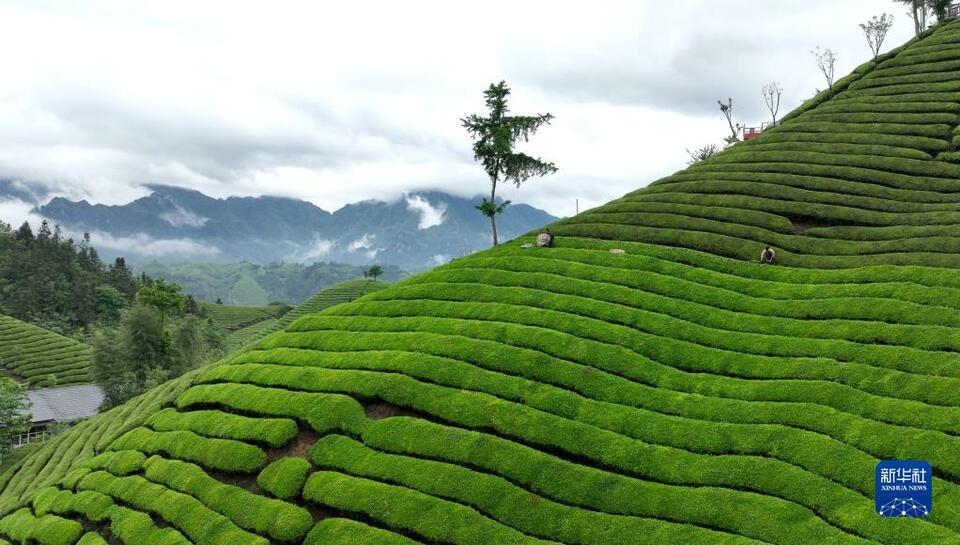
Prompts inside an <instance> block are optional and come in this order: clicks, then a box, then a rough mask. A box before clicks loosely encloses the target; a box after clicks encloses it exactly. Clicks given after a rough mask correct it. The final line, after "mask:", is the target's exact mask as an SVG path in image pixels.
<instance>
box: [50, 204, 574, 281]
mask: <svg viewBox="0 0 960 545" xmlns="http://www.w3.org/2000/svg"><path fill="white" fill-rule="evenodd" d="M150 190H151V194H150V195H148V196H146V197H142V198H139V199H136V200H134V201H132V202H130V203H127V204H123V205H103V204H91V203H89V202H87V201H85V200H81V201H72V200H69V199H66V198H63V197H55V198H53V199H51V200H50V201H49V202H47V203H46V204H43V205H39V206H37V207H36V209H35V213H37V214H39V215H41V216H43V217H44V218H48V219H49V220H50V221H52V222H54V223H57V224H59V225H61V226H62V227H63V228H64V229H65V230H66V231H67V232H68V233H82V232H90V233H91V236H92V239H93V243H94V245H95V246H96V247H97V248H98V249H99V250H100V252H101V253H102V254H104V256H105V257H108V258H109V257H112V256H113V255H123V256H125V257H127V259H128V260H129V261H130V262H132V263H134V264H137V263H146V262H149V261H159V262H166V263H172V262H237V261H250V262H252V263H259V264H266V263H271V262H278V261H287V262H291V261H292V262H303V263H312V262H317V261H332V262H342V263H348V264H353V265H367V264H372V263H387V264H392V265H397V266H399V267H402V268H405V269H408V270H417V269H422V268H426V267H430V266H433V265H437V264H439V263H443V262H445V261H448V260H450V259H451V258H453V257H457V256H459V255H465V254H468V253H471V252H474V251H477V250H481V249H484V248H487V247H489V246H490V225H489V222H488V221H487V220H486V218H484V217H483V216H482V215H481V214H480V213H479V212H477V210H476V209H474V205H475V204H476V202H478V201H479V197H477V198H462V197H457V196H453V195H450V194H447V193H442V192H436V191H425V192H414V193H406V194H404V195H403V196H402V197H401V198H399V199H396V200H394V201H392V202H386V201H380V200H365V201H361V202H357V203H352V204H348V205H346V206H344V207H343V208H340V209H339V210H337V211H335V212H332V213H331V212H328V211H326V210H323V209H321V208H319V207H317V206H315V205H313V204H311V203H309V202H306V201H302V200H297V199H291V198H284V197H270V196H261V197H229V198H225V199H218V198H213V197H210V196H207V195H204V194H203V193H201V192H199V191H194V190H190V189H183V188H178V187H170V186H162V185H156V186H150ZM554 220H556V218H555V217H554V216H552V215H550V214H549V213H547V212H545V211H543V210H540V209H537V208H534V207H532V206H529V205H525V204H514V205H511V206H509V207H508V208H507V210H506V212H505V213H504V214H503V215H502V216H501V217H500V218H498V228H499V230H500V233H501V238H502V239H503V240H507V239H509V238H513V237H516V236H518V235H520V234H522V233H525V232H527V231H530V230H531V229H535V228H537V227H539V226H542V225H546V224H548V223H550V222H552V221H554Z"/></svg>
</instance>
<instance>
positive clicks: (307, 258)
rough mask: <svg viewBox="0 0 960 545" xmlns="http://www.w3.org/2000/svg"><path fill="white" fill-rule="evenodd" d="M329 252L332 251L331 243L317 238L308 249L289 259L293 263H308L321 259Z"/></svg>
mask: <svg viewBox="0 0 960 545" xmlns="http://www.w3.org/2000/svg"><path fill="white" fill-rule="evenodd" d="M331 250H333V242H332V241H330V240H326V239H320V238H318V239H317V240H315V241H314V242H313V244H311V245H310V246H309V247H307V248H306V249H304V250H301V251H298V252H296V253H295V254H294V255H292V256H291V258H292V259H293V261H297V262H301V263H310V262H312V261H318V260H320V259H322V258H323V257H324V256H325V255H327V254H329V253H330V251H331Z"/></svg>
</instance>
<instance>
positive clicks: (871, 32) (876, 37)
mask: <svg viewBox="0 0 960 545" xmlns="http://www.w3.org/2000/svg"><path fill="white" fill-rule="evenodd" d="M892 26H893V15H887V14H886V13H884V14H882V15H879V16H878V15H874V16H873V19H870V20H869V21H867V22H866V23H861V24H860V29H861V30H863V35H864V36H866V37H867V45H869V46H870V51H871V52H872V53H873V58H874V59H876V58H877V57H879V56H880V48H881V47H883V40H884V39H885V38H886V37H887V32H889V31H890V27H892Z"/></svg>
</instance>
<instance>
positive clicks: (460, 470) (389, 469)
mask: <svg viewBox="0 0 960 545" xmlns="http://www.w3.org/2000/svg"><path fill="white" fill-rule="evenodd" d="M513 446H515V445H513ZM311 458H312V459H313V461H314V463H316V464H317V465H319V466H320V467H324V468H329V469H334V470H337V471H340V472H342V473H346V474H349V475H354V476H360V477H364V478H367V479H372V480H377V481H384V482H390V483H396V484H400V485H403V486H406V487H408V488H411V489H413V490H417V491H420V492H424V493H426V494H430V495H432V496H435V497H440V498H445V499H450V500H453V501H456V502H457V503H462V504H465V505H469V506H471V507H473V508H475V509H477V510H478V511H479V512H480V513H482V514H484V515H486V516H488V517H490V518H493V519H494V520H496V521H498V522H501V523H503V524H506V525H508V526H510V527H512V528H516V529H518V530H520V531H522V532H524V533H526V534H529V535H533V536H536V537H540V538H543V539H550V540H554V541H558V542H561V543H570V542H574V541H577V542H579V541H581V540H582V542H583V543H587V544H597V545H602V544H614V543H624V544H625V543H634V542H635V541H634V540H635V539H636V536H638V535H649V534H651V533H653V534H656V533H662V534H663V539H664V540H665V541H667V542H676V541H685V540H688V539H692V540H699V541H702V542H705V543H709V542H712V541H714V540H716V539H721V538H723V537H726V538H729V537H732V536H733V535H742V536H744V537H750V538H753V539H758V540H761V541H763V542H767V543H796V544H807V543H814V542H837V543H843V542H851V543H852V542H855V541H859V538H856V537H854V536H849V535H846V534H844V533H843V532H842V531H840V530H838V529H836V528H833V527H831V526H830V525H828V524H826V523H824V522H823V521H822V520H819V519H818V518H817V517H816V516H815V515H814V514H813V513H811V512H810V511H808V510H806V509H803V508H801V507H799V506H797V505H795V504H791V503H789V502H779V503H777V504H773V505H771V502H768V501H765V500H766V498H763V497H762V496H746V497H744V495H742V494H738V493H736V492H732V491H728V490H720V489H712V490H709V491H706V492H705V493H703V494H700V493H696V492H695V493H686V492H687V491H684V490H682V489H681V488H677V487H669V486H663V485H659V486H658V485H655V484H654V485H652V486H651V488H653V490H647V494H649V495H647V497H657V498H658V501H657V502H656V505H648V506H646V507H639V508H638V509H637V512H636V513H633V514H632V515H631V516H625V515H623V514H618V515H609V514H606V513H603V512H597V511H593V510H585V509H580V508H578V507H573V506H569V505H564V504H561V503H557V502H554V501H551V500H549V499H546V498H544V497H542V496H539V495H537V494H534V493H531V492H529V491H527V490H526V489H524V488H521V487H519V486H517V485H514V484H513V483H511V482H510V481H508V480H506V479H503V478H502V477H498V476H493V475H488V474H485V473H480V472H476V471H472V470H470V469H467V468H464V467H460V466H458V465H454V464H449V463H440V462H435V461H428V460H418V459H415V458H409V457H406V456H397V455H394V454H384V453H380V452H378V451H375V450H373V449H370V448H369V447H366V446H364V445H363V444H361V443H359V442H357V441H355V440H353V439H350V438H347V437H343V436H336V435H330V436H326V437H323V438H321V439H320V441H318V442H317V444H316V445H315V446H314V448H313V450H312V451H311ZM537 469H540V468H536V469H533V471H536V470H537ZM654 490H655V494H656V495H654V494H651V492H654ZM698 492H699V491H698ZM638 499H639V498H638ZM640 503H644V502H643V501H642V500H641V502H640ZM667 506H669V507H667ZM730 510H738V511H745V512H749V513H751V514H752V517H751V519H750V520H744V519H740V520H739V522H738V517H736V516H732V515H733V513H732V512H731V511H730ZM667 520H668V521H671V522H678V523H681V524H684V525H689V526H681V525H680V524H671V523H669V522H664V521H667ZM697 521H704V522H706V523H707V524H706V525H707V526H708V527H710V528H713V529H715V530H716V529H719V530H720V531H721V532H722V533H727V534H728V535H727V536H722V534H721V535H717V534H716V533H714V531H711V530H707V529H705V528H702V527H701V528H695V527H696V526H700V524H697ZM787 521H789V524H790V526H791V528H793V529H794V530H793V531H792V532H791V535H790V537H789V538H788V539H784V536H783V531H782V528H783V526H784V524H787V523H788V522H787ZM691 526H693V527H694V528H691ZM677 534H685V535H684V537H681V536H678V535H677Z"/></svg>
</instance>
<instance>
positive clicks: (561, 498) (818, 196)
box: [0, 22, 960, 545]
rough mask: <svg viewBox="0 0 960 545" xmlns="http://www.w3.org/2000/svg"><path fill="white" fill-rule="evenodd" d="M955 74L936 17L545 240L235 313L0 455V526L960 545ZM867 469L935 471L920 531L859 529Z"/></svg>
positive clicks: (908, 523)
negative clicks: (191, 356) (772, 261)
mask: <svg viewBox="0 0 960 545" xmlns="http://www.w3.org/2000/svg"><path fill="white" fill-rule="evenodd" d="M911 57H913V59H912V60H911ZM958 61H960V22H946V23H943V24H940V25H938V26H937V27H936V28H934V29H932V30H930V31H928V32H926V33H925V34H923V36H922V37H920V38H919V39H917V40H916V41H914V42H913V43H912V44H910V45H909V46H908V47H907V48H901V49H899V50H897V51H894V52H892V53H891V54H888V55H881V56H880V57H879V58H878V59H877V61H876V62H870V63H867V64H865V65H863V66H861V67H860V68H858V69H857V70H856V71H855V72H854V73H853V74H851V75H850V76H848V77H847V78H844V80H842V81H841V82H837V83H836V85H835V90H834V93H833V94H829V96H827V95H822V96H820V97H817V98H816V99H814V100H813V101H810V102H808V103H807V104H806V105H804V106H803V107H802V108H801V109H800V110H797V111H796V112H795V113H794V114H793V115H792V116H791V117H790V119H788V120H787V121H785V122H784V123H783V125H782V126H780V127H778V128H775V129H772V130H769V131H767V132H765V133H764V134H763V135H761V136H760V137H758V138H756V139H754V140H751V141H749V142H744V143H740V144H737V145H735V146H732V147H731V148H730V149H727V150H725V151H723V152H721V153H719V154H717V155H716V156H715V157H711V158H709V159H707V160H705V161H703V162H701V163H699V164H698V165H697V166H696V167H694V168H689V169H686V170H684V171H682V172H679V173H676V174H674V175H671V176H669V177H667V178H665V179H663V180H660V181H659V182H657V183H655V184H653V185H651V186H650V187H647V188H644V189H642V190H638V191H636V192H633V193H631V194H629V195H626V196H625V197H623V198H620V199H617V200H616V201H613V202H611V203H608V204H607V205H604V206H601V207H598V208H595V209H592V210H589V211H587V212H584V213H582V214H579V215H578V216H577V217H575V218H570V219H567V220H563V221H560V222H558V223H557V224H555V225H552V226H551V231H552V232H554V233H556V235H557V238H556V244H555V245H554V247H551V248H536V247H527V248H524V247H523V246H522V244H523V243H524V242H530V241H532V238H533V236H534V234H533V233H530V234H527V235H525V236H524V237H522V238H521V240H518V241H516V242H514V243H511V244H509V245H502V246H499V247H497V248H494V249H492V250H489V251H485V252H483V253H479V254H476V255H472V256H467V257H464V258H461V259H457V260H454V261H453V262H451V263H449V264H447V265H445V266H443V267H438V268H436V269H434V270H432V271H430V272H429V273H426V274H423V275H419V276H416V277H413V278H410V279H407V280H405V281H403V282H401V283H398V284H396V285H393V286H391V287H390V288H388V289H384V290H382V291H377V292H376V293H367V292H368V291H371V290H368V289H367V288H373V287H378V286H380V283H371V282H370V281H368V280H357V281H354V282H353V283H351V285H350V286H349V289H348V287H347V286H338V287H337V289H333V288H331V290H327V291H325V292H322V293H320V294H317V296H316V297H315V298H314V299H312V300H311V301H310V302H309V303H308V304H304V305H302V306H301V307H298V308H297V309H295V310H293V311H291V312H289V313H287V314H283V315H282V316H281V315H280V312H282V311H277V312H271V311H270V310H267V309H265V308H263V309H260V310H257V311H256V312H257V318H256V320H257V321H258V322H259V323H263V324H266V325H263V326H262V328H258V329H256V330H252V331H248V332H247V333H248V334H249V336H247V337H245V338H246V339H247V340H251V339H257V338H259V340H258V342H256V343H255V344H248V345H247V346H246V349H245V350H243V351H241V352H239V353H237V354H234V355H232V356H231V357H229V358H228V359H227V360H225V361H223V362H221V363H220V364H219V365H214V366H210V367H205V368H203V369H202V370H199V371H198V372H196V373H194V374H192V375H188V376H187V377H182V378H181V379H177V381H175V382H174V383H171V384H162V385H160V386H158V387H157V389H156V390H154V391H151V392H148V393H146V394H145V395H144V396H142V397H140V398H136V399H134V400H132V401H131V402H130V403H129V404H125V405H123V406H121V407H118V408H117V409H115V410H112V411H109V412H107V413H106V414H104V415H101V416H99V417H97V418H94V419H91V420H89V421H87V422H83V423H80V424H78V425H77V426H76V427H74V428H73V429H71V430H69V431H66V432H64V433H63V434H61V435H58V436H57V437H54V438H53V439H51V440H50V441H49V443H47V444H44V445H42V446H40V447H39V448H35V449H34V450H32V451H31V452H30V453H29V454H28V455H26V456H24V457H22V458H20V459H18V460H15V461H11V462H10V463H9V465H8V466H6V468H5V469H4V470H3V471H2V472H0V513H3V515H4V516H7V515H9V516H15V517H17V519H16V520H17V522H18V523H20V524H21V525H23V526H25V528H26V529H25V530H23V532H25V533H29V534H30V535H33V534H34V533H35V532H37V531H39V528H41V526H45V525H43V524H41V523H40V520H41V519H42V518H43V517H49V516H54V517H62V520H66V519H73V520H76V521H82V522H83V523H84V524H87V525H88V526H87V528H88V529H90V528H92V529H96V530H97V531H100V532H102V533H103V535H102V536H101V537H107V536H111V537H112V538H113V539H122V540H126V541H127V542H129V543H154V542H158V543H163V539H170V540H171V542H174V540H175V539H179V540H180V541H179V542H182V541H183V540H184V539H187V538H189V539H190V540H192V541H195V542H197V543H201V544H204V545H205V544H208V543H209V544H218V545H219V544H221V543H222V544H224V545H234V543H240V544H242V543H257V544H260V543H263V544H265V543H266V542H267V541H271V542H298V541H300V540H303V541H304V542H306V543H310V544H319V543H327V542H343V543H361V544H363V543H371V544H394V543H396V544H406V545H409V544H410V543H414V542H417V541H420V542H424V543H466V544H469V543H477V544H480V543H483V544H486V543H527V542H550V543H571V544H572V543H582V544H594V543H596V544H600V543H603V544H608V543H635V542H637V541H638V540H640V541H643V542H647V541H649V542H651V543H653V542H655V543H718V542H721V543H758V542H762V543H773V544H777V545H806V544H807V543H862V542H871V543H884V544H890V545H907V544H913V543H937V544H940V543H945V544H946V543H960V484H958V482H960V312H958V310H960V276H958V275H957V274H956V268H957V267H960V242H958V236H960V186H958V184H957V180H958V179H960V166H958V165H956V164H952V163H951V161H952V160H953V159H955V158H954V157H953V154H955V148H956V144H957V142H956V140H957V133H958V129H957V126H958V119H957V117H956V116H957V114H958V112H960V106H958V104H960V92H958V91H957V90H956V89H960V87H958V85H960V78H958V77H955V74H956V73H957V72H958V71H957V70H956V67H957V66H958V65H957V62H958ZM854 82H857V83H854ZM0 231H2V230H0ZM6 233H7V235H6V236H7V237H8V238H9V237H10V236H12V234H11V233H12V232H11V231H10V230H7V231H6ZM767 244H771V245H775V246H776V248H777V254H778V258H779V259H778V265H777V266H769V265H761V264H759V263H756V262H751V261H755V260H756V259H757V256H758V254H759V250H760V248H762V247H764V246H765V245H767ZM234 281H236V279H234ZM361 295H362V296H363V297H360V296H361ZM341 303H344V304H341ZM218 307H225V306H224V305H219V306H217V307H215V306H211V310H210V311H209V312H210V313H211V317H214V316H213V315H214V314H216V313H217V312H221V311H222V312H224V313H228V312H235V311H236V309H229V308H224V309H221V308H218ZM277 316H280V317H279V318H278V317H277ZM221 318H222V317H221ZM155 319H156V318H155ZM214 319H216V318H215V317H214ZM236 325H242V319H240V318H238V321H237V322H236ZM274 328H276V329H280V328H285V329H286V330H285V331H282V332H279V331H277V332H274V333H273V334H270V335H269V336H266V337H262V338H261V336H263V335H265V334H266V333H268V332H270V331H271V330H273V329H274ZM161 329H162V328H161ZM175 329H176V328H175V327H174V326H173V325H171V327H170V328H169V334H170V335H171V337H172V335H173V331H175ZM238 331H240V330H239V329H238ZM118 335H119V333H118ZM118 339H119V337H118ZM188 340H189V339H188ZM118 344H119V343H118ZM187 344H189V343H187ZM169 346H170V347H171V348H169V350H171V351H172V350H173V348H172V347H173V346H174V344H173V343H172V341H171V344H170V345H169ZM144 380H145V381H147V380H148V379H147V378H146V377H145V379H144ZM149 380H159V379H157V378H154V379H149ZM305 427H309V428H310V429H309V430H308V429H306V428H305ZM311 430H312V431H311ZM301 431H302V435H300V436H299V439H300V440H297V441H296V442H293V441H292V439H293V438H294V436H295V434H298V433H299V432H301ZM314 434H316V436H317V439H316V440H315V441H314V440H313V437H314ZM307 441H313V445H312V449H311V450H310V453H309V459H304V456H303V449H304V447H305V444H306V442H307ZM98 453H100V454H99V455H98ZM147 456H152V457H151V458H149V459H148V458H147ZM161 456H162V457H161ZM879 459H926V460H929V461H931V462H932V463H933V465H934V467H936V468H937V474H936V476H935V477H934V479H933V486H934V488H936V490H937V492H936V493H937V500H936V504H937V506H936V508H935V509H934V510H933V511H932V512H931V514H930V516H929V517H927V518H925V519H923V520H897V521H889V520H884V519H882V518H881V517H878V516H877V515H876V512H875V511H874V507H873V504H872V501H871V498H872V494H873V490H874V482H873V475H874V468H875V465H876V462H877V460H879ZM271 461H272V463H269V465H268V462H271ZM314 468H316V469H318V471H314ZM254 477H255V478H256V484H254V482H253V481H254ZM308 504H312V505H308ZM24 506H28V507H30V508H32V509H33V512H32V513H31V512H30V511H28V510H24V511H23V512H20V511H18V509H21V508H22V507H24ZM121 506H122V507H121ZM304 509H313V512H314V513H323V514H324V515H327V514H333V515H335V516H333V517H327V518H323V519H322V520H320V521H319V522H318V523H317V524H316V525H314V526H313V529H312V530H310V531H309V533H307V532H308V530H309V529H310V526H311V525H312V524H313V520H312V518H311V517H310V515H309V514H308V511H304ZM318 510H319V511H318ZM38 517H39V518H38ZM151 517H153V519H152V520H151ZM350 519H353V520H350ZM51 520H52V519H51ZM121 521H131V522H129V527H128V528H129V531H128V533H126V534H123V533H121V529H122V528H121V526H119V524H120V522H121ZM153 521H155V523H154V522H153ZM892 522H895V523H892ZM107 524H109V525H110V529H109V532H108V531H107V529H106V528H107ZM158 525H159V526H169V528H166V529H165V530H162V531H161V530H159V529H158V528H157V526H158ZM51 527H52V526H51ZM18 530H19V528H18ZM138 532H142V535H140V534H138ZM158 532H166V533H165V534H163V536H168V537H162V536H161V534H159V533H158ZM181 532H182V533H181ZM184 536H186V538H185V537H184ZM638 536H639V537H638ZM3 537H4V538H6V539H9V538H10V537H14V536H11V535H7V534H3Z"/></svg>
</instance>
